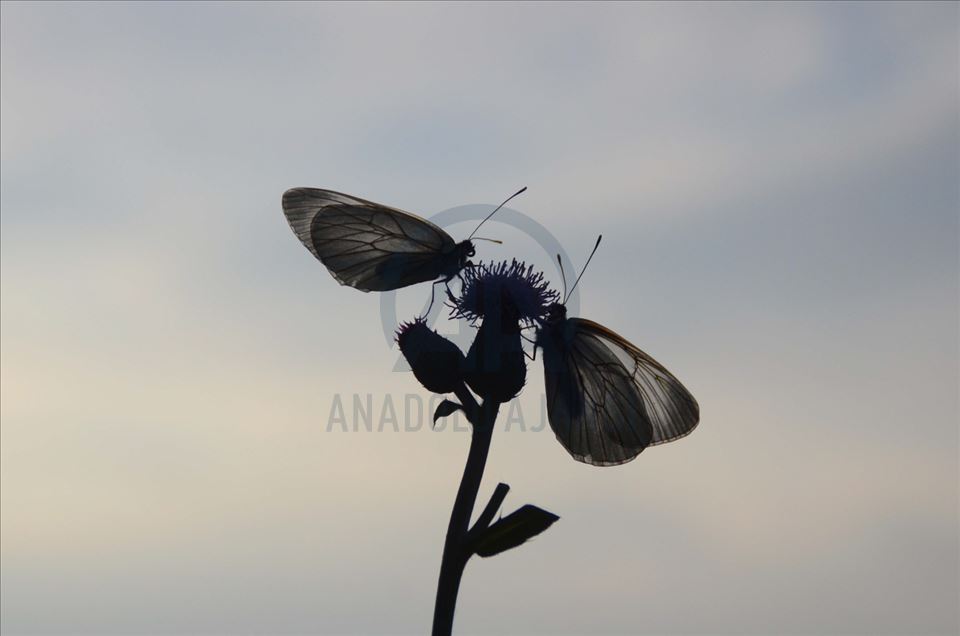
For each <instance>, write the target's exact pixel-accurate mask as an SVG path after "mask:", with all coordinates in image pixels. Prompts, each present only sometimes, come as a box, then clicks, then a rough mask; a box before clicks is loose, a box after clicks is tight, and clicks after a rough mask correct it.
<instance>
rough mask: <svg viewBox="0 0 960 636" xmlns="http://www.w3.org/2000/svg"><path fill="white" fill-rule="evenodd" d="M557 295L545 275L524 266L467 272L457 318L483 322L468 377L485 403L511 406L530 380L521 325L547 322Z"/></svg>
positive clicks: (469, 354)
mask: <svg viewBox="0 0 960 636" xmlns="http://www.w3.org/2000/svg"><path fill="white" fill-rule="evenodd" d="M556 300H557V293H556V292H555V291H553V290H551V289H549V288H548V287H547V284H546V282H544V280H543V274H541V273H540V272H535V271H534V269H533V267H532V266H528V265H526V264H525V263H522V262H517V261H516V260H514V261H512V262H511V263H507V262H506V261H503V262H500V263H491V264H489V265H487V264H481V265H478V266H476V267H473V268H470V269H468V270H466V271H465V272H464V283H463V288H462V290H461V292H460V296H459V297H457V298H452V301H453V314H452V315H453V316H454V317H456V318H465V319H467V320H469V321H470V322H471V323H476V322H477V321H480V328H479V330H478V332H477V337H476V338H475V339H474V341H473V344H472V345H471V346H470V351H469V352H467V358H466V366H465V367H464V373H463V377H464V379H465V380H466V382H467V384H468V385H469V386H470V388H471V389H472V390H473V391H474V392H475V393H476V394H477V395H479V396H481V397H483V399H484V400H493V401H495V402H500V403H502V402H507V401H509V400H511V399H512V398H513V397H514V396H516V395H517V394H518V393H519V392H520V390H521V389H522V388H523V385H524V384H525V383H526V380H527V364H526V356H525V354H524V352H523V342H522V341H521V338H520V323H521V322H525V323H527V324H533V323H534V322H535V321H538V320H540V319H542V317H543V316H544V315H545V313H546V311H547V307H548V306H550V304H551V303H553V302H555V301H556Z"/></svg>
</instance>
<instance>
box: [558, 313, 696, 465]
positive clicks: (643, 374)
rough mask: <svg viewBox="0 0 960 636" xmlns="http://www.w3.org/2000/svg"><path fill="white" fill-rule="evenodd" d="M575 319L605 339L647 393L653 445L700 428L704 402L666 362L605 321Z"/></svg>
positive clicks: (584, 329) (643, 393)
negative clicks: (613, 329)
mask: <svg viewBox="0 0 960 636" xmlns="http://www.w3.org/2000/svg"><path fill="white" fill-rule="evenodd" d="M572 320H574V321H575V322H576V323H577V325H578V329H579V331H581V332H582V333H585V334H587V335H589V336H591V337H593V338H596V339H597V340H599V341H600V342H602V343H603V344H604V345H606V346H607V347H608V348H609V349H610V351H612V352H614V354H615V355H616V356H617V357H618V358H619V359H620V360H621V361H623V362H624V366H625V367H626V368H627V370H628V371H629V372H630V375H631V377H632V378H633V383H634V385H635V386H636V387H637V390H638V391H639V392H640V394H641V396H642V397H643V403H644V406H645V407H646V413H647V417H649V418H650V424H651V425H652V427H653V439H652V440H651V441H650V445H651V446H655V445H657V444H665V443H667V442H672V441H673V440H675V439H680V438H681V437H686V436H687V435H689V434H690V433H691V432H692V431H693V429H694V428H696V426H697V424H698V423H699V422H700V406H699V405H698V404H697V401H696V400H695V399H694V397H693V396H692V395H690V392H689V391H687V389H686V388H685V387H684V386H683V385H682V384H681V383H680V381H679V380H677V378H675V377H674V376H673V374H672V373H670V372H669V371H667V370H666V369H665V368H664V367H663V365H662V364H660V363H659V362H657V361H656V360H654V359H653V358H651V357H650V356H649V355H647V354H646V353H644V352H643V351H641V350H640V349H638V348H637V347H635V346H634V345H633V344H632V343H630V342H629V341H627V339H626V338H624V337H623V336H621V335H619V334H617V333H614V332H613V331H611V330H610V329H608V328H606V327H604V326H603V325H600V324H597V323H595V322H593V321H592V320H585V319H582V318H573V319H572Z"/></svg>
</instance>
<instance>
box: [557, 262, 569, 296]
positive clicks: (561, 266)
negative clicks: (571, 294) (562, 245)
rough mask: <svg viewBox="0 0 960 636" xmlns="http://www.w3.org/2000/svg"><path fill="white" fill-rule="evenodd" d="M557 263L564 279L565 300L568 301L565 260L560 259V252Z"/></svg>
mask: <svg viewBox="0 0 960 636" xmlns="http://www.w3.org/2000/svg"><path fill="white" fill-rule="evenodd" d="M557 265H559V266H560V278H562V279H563V302H567V275H566V274H564V273H563V261H561V260H560V255H559V254H557Z"/></svg>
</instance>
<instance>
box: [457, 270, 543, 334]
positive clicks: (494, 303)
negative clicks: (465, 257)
mask: <svg viewBox="0 0 960 636" xmlns="http://www.w3.org/2000/svg"><path fill="white" fill-rule="evenodd" d="M462 276H463V288H462V289H461V291H460V296H459V297H457V298H452V301H453V312H452V313H451V315H452V316H453V317H454V318H465V319H467V320H469V321H470V322H471V323H476V322H477V321H478V320H481V319H483V318H485V317H486V316H487V315H488V314H489V313H490V312H491V311H500V309H501V308H502V307H503V306H504V303H502V302H501V298H506V299H509V304H510V306H511V307H512V309H513V310H514V311H515V312H516V315H517V319H518V320H520V321H522V322H524V323H525V324H528V325H530V324H534V322H536V321H538V320H540V319H542V318H543V317H544V316H545V315H546V312H547V308H548V307H549V306H550V304H551V303H555V302H557V301H558V300H559V299H560V295H559V294H558V293H557V292H555V291H554V290H552V289H550V288H549V286H548V285H547V282H546V281H545V280H544V279H543V273H541V272H537V271H535V270H534V269H533V265H527V264H526V263H524V262H523V261H517V260H516V259H514V260H513V261H511V262H510V263H507V262H506V261H501V262H499V263H489V264H487V263H480V264H479V265H476V266H474V267H468V268H466V269H465V270H463V275H462Z"/></svg>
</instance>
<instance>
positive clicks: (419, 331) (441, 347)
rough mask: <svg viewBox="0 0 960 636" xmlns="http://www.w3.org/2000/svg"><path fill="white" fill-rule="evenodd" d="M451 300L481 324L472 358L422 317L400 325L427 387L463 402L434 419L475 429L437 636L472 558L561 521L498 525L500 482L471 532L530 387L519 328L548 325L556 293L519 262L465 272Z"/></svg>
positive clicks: (526, 519)
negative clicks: (509, 421)
mask: <svg viewBox="0 0 960 636" xmlns="http://www.w3.org/2000/svg"><path fill="white" fill-rule="evenodd" d="M449 299H450V302H451V304H452V307H453V312H452V316H453V317H456V318H464V319H467V320H469V321H470V322H471V324H473V325H474V326H478V328H477V335H476V337H475V338H474V340H473V344H472V345H471V346H470V350H469V352H468V353H467V355H466V356H463V354H462V353H461V352H460V350H459V348H458V347H457V346H456V345H455V344H454V343H452V342H451V341H449V340H447V339H446V338H444V337H443V336H441V335H439V334H438V333H436V332H435V331H433V330H432V329H430V328H428V327H427V326H426V325H425V324H424V323H423V321H422V320H420V319H416V320H414V321H413V322H410V323H407V324H404V325H402V326H401V328H400V331H399V332H398V334H397V341H398V342H399V344H400V350H401V352H402V353H403V355H404V356H405V357H406V359H407V362H408V363H409V365H410V368H411V369H412V370H413V373H414V376H415V377H416V378H417V380H419V381H420V383H421V384H422V385H423V386H424V388H426V389H428V390H430V391H433V392H435V393H453V394H454V395H455V396H456V398H457V399H458V400H459V402H455V401H453V400H449V399H448V400H444V401H443V402H441V403H440V405H439V406H438V408H437V411H436V413H434V420H435V421H436V419H438V418H440V417H445V416H447V415H451V414H452V413H454V412H456V411H458V410H460V411H463V413H464V415H465V416H466V418H467V420H468V421H469V422H470V424H471V425H472V438H471V442H470V451H469V453H468V455H467V463H466V466H465V467H464V472H463V478H462V479H461V481H460V488H459V490H458V491H457V498H456V501H455V502H454V506H453V512H452V513H451V515H450V524H449V526H448V527H447V536H446V541H445V543H444V547H443V560H442V563H441V566H440V579H439V582H438V585H437V599H436V605H435V609H434V619H433V620H434V622H433V632H434V634H448V633H450V631H451V629H452V627H453V614H454V609H455V607H456V600H457V592H458V590H459V587H460V579H461V577H462V576H463V569H464V567H465V566H466V564H467V561H468V560H469V559H470V557H472V556H473V555H474V554H476V555H479V556H481V557H491V556H494V555H496V554H499V553H501V552H503V551H505V550H509V549H510V548H514V547H516V546H518V545H520V544H522V543H523V542H524V541H526V540H527V539H530V538H531V537H534V536H536V535H538V534H540V533H541V532H543V531H544V530H546V529H547V528H549V527H550V525H551V524H552V523H553V522H554V521H556V520H557V519H558V518H559V517H557V516H556V515H554V514H552V513H550V512H547V511H546V510H542V509H540V508H538V507H536V506H532V505H526V506H523V507H522V508H520V509H519V510H517V511H515V512H514V513H512V514H510V515H507V516H505V517H503V518H502V519H500V520H499V521H496V522H493V518H494V515H495V514H496V512H497V510H498V509H499V508H500V504H501V503H502V502H503V499H504V497H506V494H507V491H508V490H509V486H507V484H499V485H498V486H497V488H496V489H495V490H494V493H493V496H491V498H490V501H489V502H488V503H487V505H486V507H485V508H484V510H483V512H482V513H481V514H480V516H479V517H478V518H477V521H476V523H475V524H474V525H473V527H472V528H471V527H469V524H470V516H471V514H472V512H473V507H474V504H475V503H476V498H477V491H478V490H479V488H480V482H481V480H482V478H483V469H484V466H485V464H486V460H487V452H488V451H489V449H490V439H491V436H492V435H493V428H494V424H495V422H496V418H497V413H498V411H499V408H500V405H501V404H502V403H504V402H508V401H509V400H511V399H513V398H514V397H516V396H517V395H518V394H519V393H520V391H521V389H523V386H524V384H525V382H526V377H527V364H526V354H525V352H524V349H523V341H522V335H521V325H523V326H527V327H529V326H533V325H535V324H537V322H538V321H540V320H542V319H543V317H544V316H545V315H546V312H547V309H548V307H549V306H550V305H551V304H552V303H555V302H556V301H557V299H558V294H557V293H556V292H555V291H553V290H551V289H549V288H548V286H547V284H546V283H545V282H544V280H543V275H542V274H540V273H539V272H535V271H534V270H533V268H532V267H528V266H526V265H525V264H524V263H518V262H517V261H513V262H512V263H506V262H503V263H499V264H493V265H484V264H481V265H479V266H476V267H471V268H469V269H467V270H466V271H465V273H464V275H463V285H462V287H461V290H460V294H459V296H454V295H452V294H451V295H450V296H449ZM468 387H469V388H468ZM471 391H472V392H471ZM474 394H476V395H477V396H478V397H479V398H481V400H482V401H481V402H478V401H477V399H476V398H475V397H474Z"/></svg>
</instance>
